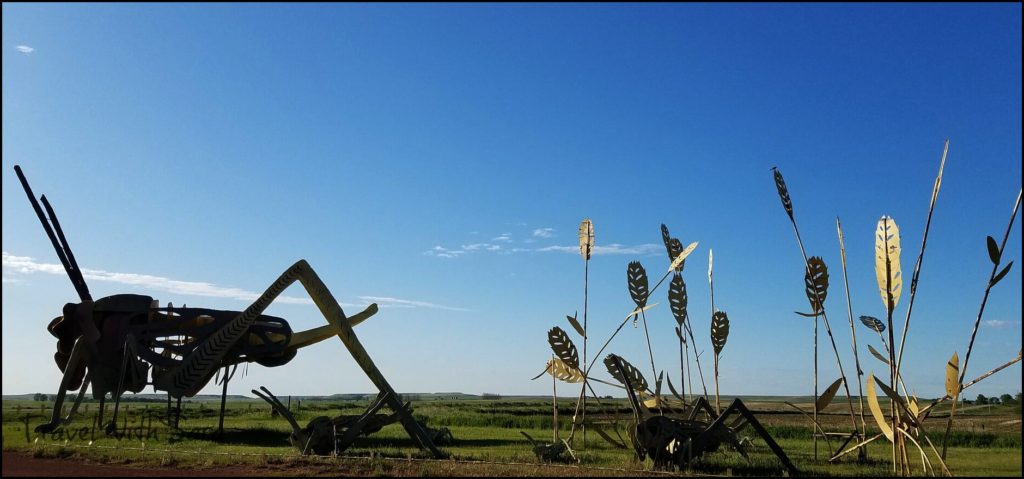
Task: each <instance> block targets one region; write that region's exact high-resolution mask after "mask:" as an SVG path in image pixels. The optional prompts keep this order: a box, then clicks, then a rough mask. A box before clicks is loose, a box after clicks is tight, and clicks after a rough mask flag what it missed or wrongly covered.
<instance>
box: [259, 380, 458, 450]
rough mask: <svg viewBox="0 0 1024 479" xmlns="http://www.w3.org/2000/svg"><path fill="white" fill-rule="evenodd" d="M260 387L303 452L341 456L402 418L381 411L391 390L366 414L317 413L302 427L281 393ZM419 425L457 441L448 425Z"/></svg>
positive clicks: (437, 440) (438, 439)
mask: <svg viewBox="0 0 1024 479" xmlns="http://www.w3.org/2000/svg"><path fill="white" fill-rule="evenodd" d="M260 389H261V390H262V392H260V391H257V390H255V389H253V390H252V393H253V394H255V395H256V396H259V398H260V399H263V400H264V401H266V402H267V403H268V404H270V407H271V408H273V411H274V412H276V413H277V415H279V416H281V417H283V418H284V419H285V420H286V421H288V424H289V425H290V426H291V427H292V433H291V434H290V435H289V436H288V440H289V442H291V444H292V446H295V448H296V449H298V450H299V452H300V453H302V454H303V455H310V454H315V455H317V456H328V455H332V454H333V455H337V454H338V453H341V452H343V451H345V450H346V449H348V448H349V446H351V445H352V443H353V442H355V440H356V438H358V437H359V436H369V435H370V434H373V433H375V432H377V431H380V430H381V429H383V428H384V426H387V425H388V424H394V423H396V422H398V421H400V420H401V416H400V414H399V413H397V412H396V413H392V414H390V415H388V414H380V413H378V412H377V411H379V410H380V408H381V407H382V406H384V404H385V403H386V402H387V399H388V396H389V395H390V393H381V394H380V395H378V396H377V398H376V399H375V400H374V401H373V402H372V403H370V406H369V407H368V408H367V409H366V412H364V413H363V414H342V415H340V416H336V417H334V418H329V417H327V416H317V417H315V418H313V420H311V421H309V424H307V425H306V427H304V428H300V427H299V422H298V421H296V420H295V415H293V414H292V412H291V410H289V409H288V407H286V406H285V405H284V404H282V403H281V401H280V400H279V399H277V396H274V394H273V393H271V392H270V390H268V389H267V388H265V387H260ZM404 408H405V410H407V411H409V412H410V413H411V412H412V408H411V407H410V404H409V403H406V404H405V405H404ZM419 425H420V427H421V428H423V430H424V432H425V433H426V435H427V437H428V438H429V439H430V441H431V442H433V443H434V444H448V443H451V441H452V440H453V439H452V433H451V431H449V430H448V428H446V427H442V428H440V429H432V428H429V427H427V425H426V424H424V423H422V422H419Z"/></svg>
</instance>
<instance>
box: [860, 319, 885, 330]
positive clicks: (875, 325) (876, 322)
mask: <svg viewBox="0 0 1024 479" xmlns="http://www.w3.org/2000/svg"><path fill="white" fill-rule="evenodd" d="M860 322H862V323H864V326H867V327H869V328H871V329H873V330H875V331H877V332H879V333H884V332H885V323H883V322H882V320H880V319H878V318H876V317H874V316H861V317H860Z"/></svg>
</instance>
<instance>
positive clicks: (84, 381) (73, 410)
mask: <svg viewBox="0 0 1024 479" xmlns="http://www.w3.org/2000/svg"><path fill="white" fill-rule="evenodd" d="M91 376H92V371H86V372H85V377H84V378H82V387H81V388H79V389H78V397H76V398H75V404H73V405H71V410H70V411H68V415H67V416H65V417H64V423H63V425H64V426H67V425H68V424H71V418H72V417H74V416H75V414H78V406H81V405H82V399H84V398H85V392H86V391H87V390H88V389H89V384H90V383H91V382H92V378H91Z"/></svg>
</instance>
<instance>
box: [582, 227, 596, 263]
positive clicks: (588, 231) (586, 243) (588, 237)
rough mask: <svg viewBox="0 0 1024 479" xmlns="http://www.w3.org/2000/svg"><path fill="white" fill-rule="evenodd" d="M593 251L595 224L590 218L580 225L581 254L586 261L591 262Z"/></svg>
mask: <svg viewBox="0 0 1024 479" xmlns="http://www.w3.org/2000/svg"><path fill="white" fill-rule="evenodd" d="M593 251H594V224H593V223H591V222H590V218H586V219H584V220H583V222H581V223H580V254H581V255H583V259H584V260H589V259H590V254H591V253H592V252H593Z"/></svg>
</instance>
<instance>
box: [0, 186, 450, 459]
mask: <svg viewBox="0 0 1024 479" xmlns="http://www.w3.org/2000/svg"><path fill="white" fill-rule="evenodd" d="M14 170H15V172H16V173H17V174H18V179H19V180H20V181H21V185H22V187H23V188H24V189H25V193H26V194H27V195H28V198H29V201H30V202H31V203H32V207H33V209H35V212H36V215H37V216H38V217H39V220H40V222H41V223H42V225H43V228H44V229H45V230H46V234H47V236H48V237H49V238H50V242H51V243H52V244H53V247H54V249H55V250H56V252H57V256H58V257H59V258H60V261H61V263H62V264H63V265H64V269H65V270H66V271H67V273H68V276H69V278H70V279H71V282H72V284H73V285H74V287H75V290H76V291H77V292H78V296H79V298H80V300H81V302H80V303H67V304H66V305H64V310H63V313H64V314H63V315H62V316H58V317H57V318H55V319H54V320H53V321H51V322H50V324H49V326H48V327H47V329H48V330H49V331H50V334H52V335H53V336H54V337H56V338H57V352H56V354H54V360H55V361H56V362H57V366H58V367H59V368H60V370H61V371H62V372H63V373H64V376H63V378H62V379H61V384H60V387H59V389H58V391H57V398H56V400H55V402H54V406H53V413H52V416H51V419H50V422H48V423H46V424H41V425H39V426H38V427H36V431H37V432H44V433H45V432H50V431H53V430H55V429H57V428H58V427H60V426H62V425H66V424H69V423H70V422H71V418H72V417H73V416H74V414H75V413H76V411H77V409H78V406H79V404H80V403H81V401H82V398H83V397H84V395H85V392H86V389H87V388H88V387H89V385H90V384H91V385H92V391H93V397H95V398H96V399H99V401H100V418H99V421H100V424H102V423H103V417H102V414H103V409H104V408H103V406H104V400H105V398H106V395H107V394H108V393H109V394H110V395H111V397H112V398H113V399H114V401H115V404H114V412H113V421H112V422H111V423H110V425H113V424H116V421H117V413H118V405H119V404H120V398H121V395H122V394H124V393H125V392H126V391H132V392H139V391H142V389H143V388H145V387H146V386H148V385H152V386H153V388H154V389H155V390H161V391H166V392H167V393H168V394H169V395H170V396H173V397H175V398H177V399H178V401H179V402H180V400H181V398H182V397H183V396H185V397H191V396H194V395H195V394H196V393H198V392H199V391H200V390H201V389H202V388H203V387H204V386H205V385H206V384H207V383H208V382H209V381H210V379H212V378H213V376H214V374H215V373H217V372H218V371H219V370H220V368H227V367H229V366H233V365H237V364H240V363H243V362H256V363H258V364H262V365H264V366H268V367H275V366H281V365H284V364H287V363H288V362H289V361H290V360H291V359H292V358H294V357H295V355H296V352H297V351H298V350H299V349H300V348H303V347H306V346H309V345H312V344H315V343H317V342H320V341H323V340H324V339H327V338H329V337H331V336H333V335H337V336H338V337H339V338H340V339H341V341H342V342H343V343H344V344H345V347H346V348H347V349H348V351H349V353H351V354H352V357H353V358H354V359H355V360H356V363H358V364H359V366H360V367H361V368H362V369H363V372H365V373H366V375H367V377H369V378H370V380H371V381H372V382H373V383H374V385H375V386H377V388H378V389H379V390H380V392H381V394H382V396H383V398H384V399H385V401H384V402H386V404H387V405H388V406H389V407H390V408H391V409H392V410H393V411H394V412H395V413H396V414H398V416H399V418H400V419H399V420H400V421H401V422H402V425H403V426H404V427H405V430H406V431H407V432H408V433H409V435H410V436H411V437H412V438H413V440H414V441H415V442H416V443H417V444H418V445H419V446H420V447H421V448H423V449H427V450H429V451H430V452H431V453H432V454H433V455H434V456H435V457H442V456H443V454H442V453H441V452H440V451H438V450H437V448H436V447H435V446H434V444H433V442H432V441H431V440H430V438H429V437H428V436H427V435H426V433H425V432H424V431H423V429H422V427H421V426H420V425H419V424H418V423H417V422H416V421H415V420H414V419H413V417H412V414H411V412H410V411H409V409H408V408H406V407H405V406H404V405H403V404H402V403H401V400H400V399H399V398H398V395H397V394H395V392H394V390H393V389H392V388H391V385H390V384H388V382H387V380H386V379H385V378H384V375H383V374H381V372H380V371H379V370H378V369H377V366H376V365H375V364H374V363H373V360H372V359H370V356H369V354H368V353H367V352H366V349H364V348H363V345H362V344H361V343H360V342H359V339H358V338H356V335H355V332H354V331H353V330H352V328H353V327H354V326H356V325H357V324H359V323H361V322H363V321H365V320H366V319H367V318H369V317H370V316H372V315H373V314H375V313H376V312H377V305H376V304H371V305H370V306H369V307H368V308H366V310H364V311H362V312H361V313H359V314H356V315H355V316H352V317H351V318H349V317H346V316H345V313H344V311H342V309H341V306H340V305H339V304H338V302H337V301H336V300H335V299H334V296H333V295H332V294H331V292H330V291H329V290H328V289H327V286H326V285H324V283H323V282H322V281H321V280H320V278H319V276H317V274H316V272H314V271H313V268H312V267H310V265H309V264H308V263H307V262H306V261H305V260H299V261H298V262H296V263H295V264H294V265H292V266H291V267H290V268H288V269H287V270H286V271H285V272H284V273H282V274H281V276H280V277H279V278H278V279H277V280H276V281H275V282H274V283H273V284H271V286H270V287H269V288H267V290H266V291H265V292H264V293H263V294H262V295H261V296H260V297H259V298H258V299H257V300H256V301H255V302H254V303H253V304H252V305H251V306H249V307H248V308H246V309H245V311H222V310H214V309H203V308H171V307H170V306H168V307H166V308H160V307H158V306H157V304H156V301H154V300H153V298H151V297H149V296H142V295H136V294H117V295H113V296H108V297H105V298H100V299H98V300H96V301H93V299H92V296H91V295H90V294H89V288H88V287H87V286H86V284H85V278H84V277H83V275H82V271H81V270H80V269H79V267H78V263H77V262H76V261H75V257H74V255H73V254H72V252H71V248H70V247H69V246H68V242H67V240H66V238H65V237H64V232H63V231H62V230H61V228H60V223H59V222H58V221H57V217H56V215H55V214H54V212H53V208H52V207H51V206H50V203H49V202H48V201H47V200H46V196H45V195H44V196H43V197H42V198H41V199H42V204H43V206H44V207H45V208H46V216H44V214H43V210H42V208H40V206H39V202H38V201H36V198H35V196H34V195H33V193H32V189H31V188H30V187H29V185H28V181H27V180H26V179H25V175H24V174H23V173H22V171H21V168H20V167H19V166H15V167H14ZM47 217H48V218H49V220H47ZM295 281H299V282H300V283H302V286H303V287H304V288H305V289H306V292H307V293H308V294H309V295H310V297H311V298H312V299H313V302H314V303H315V304H316V306H317V308H319V309H320V312H321V313H322V314H323V315H324V318H325V319H326V320H327V323H328V324H327V325H326V326H321V327H319V328H314V329H311V330H307V331H301V332H297V333H293V332H292V330H291V327H290V326H289V325H288V322H287V321H285V320H284V319H282V318H276V317H273V316H266V315H263V314H262V313H263V311H264V310H265V309H266V308H267V306H269V305H270V303H271V302H272V301H273V300H274V299H275V298H277V296H278V295H280V294H281V292H283V291H284V290H285V289H287V288H288V287H289V286H290V285H292V284H293V283H294V282H295ZM151 367H152V370H153V371H152V376H151V377H152V380H151V381H150V379H149V378H148V377H147V376H149V374H148V372H149V369H150V368H151ZM226 379H227V378H225V381H226ZM78 388H81V390H80V392H79V394H78V398H77V399H76V400H75V404H74V406H72V408H71V410H70V411H69V413H68V415H67V417H65V418H64V419H61V418H60V414H61V410H62V406H63V403H64V397H65V394H66V392H67V391H69V390H73V389H78ZM225 390H226V382H225ZM222 415H223V408H222ZM222 417H223V416H222ZM112 429H113V428H111V427H108V428H107V430H108V432H109V431H111V430H112Z"/></svg>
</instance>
